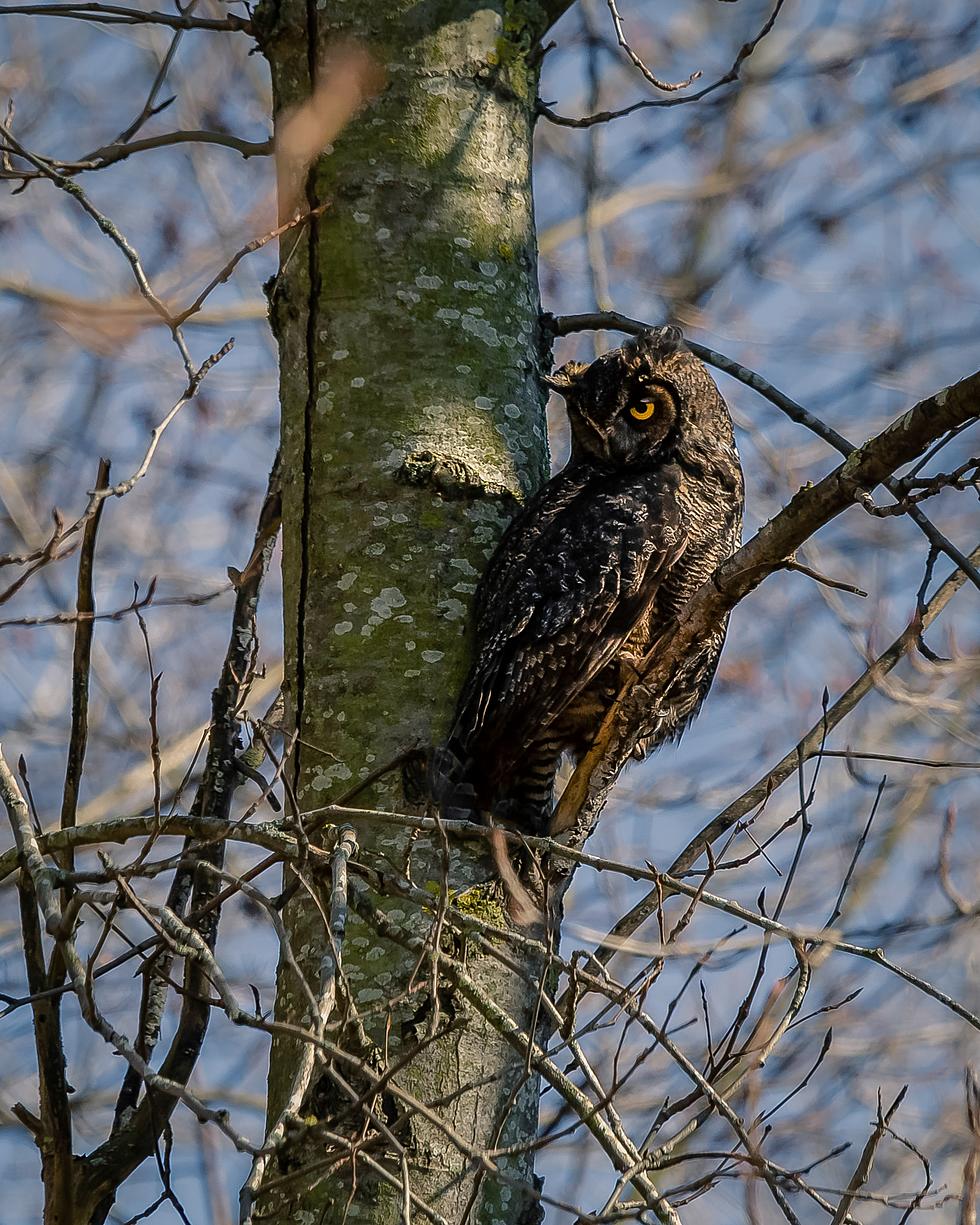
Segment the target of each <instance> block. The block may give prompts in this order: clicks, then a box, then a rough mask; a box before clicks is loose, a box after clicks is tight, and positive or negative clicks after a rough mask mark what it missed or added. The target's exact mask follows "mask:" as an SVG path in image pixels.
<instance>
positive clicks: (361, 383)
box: [350, 378, 364, 387]
mask: <svg viewBox="0 0 980 1225" xmlns="http://www.w3.org/2000/svg"><path fill="white" fill-rule="evenodd" d="M350 385H351V387H363V386H364V380H363V379H362V378H356V379H351V381H350Z"/></svg>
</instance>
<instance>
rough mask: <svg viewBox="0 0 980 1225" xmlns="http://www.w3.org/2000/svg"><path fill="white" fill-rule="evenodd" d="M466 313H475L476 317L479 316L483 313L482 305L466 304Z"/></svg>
mask: <svg viewBox="0 0 980 1225" xmlns="http://www.w3.org/2000/svg"><path fill="white" fill-rule="evenodd" d="M466 313H467V314H468V315H476V316H477V318H480V317H481V316H482V315H483V307H482V306H468V307H467V308H466Z"/></svg>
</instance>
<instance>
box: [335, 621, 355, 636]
mask: <svg viewBox="0 0 980 1225" xmlns="http://www.w3.org/2000/svg"><path fill="white" fill-rule="evenodd" d="M353 628H354V623H353V622H352V621H338V622H337V624H336V625H335V626H334V627H333V632H334V633H335V634H336V635H337V637H338V638H342V637H343V636H344V634H349V633H350V632H351V630H352V629H353Z"/></svg>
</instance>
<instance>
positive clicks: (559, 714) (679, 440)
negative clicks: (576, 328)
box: [432, 327, 744, 833]
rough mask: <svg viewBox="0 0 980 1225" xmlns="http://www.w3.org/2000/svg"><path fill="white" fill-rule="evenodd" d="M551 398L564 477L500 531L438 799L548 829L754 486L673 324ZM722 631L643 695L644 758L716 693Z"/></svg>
mask: <svg viewBox="0 0 980 1225" xmlns="http://www.w3.org/2000/svg"><path fill="white" fill-rule="evenodd" d="M549 382H550V384H551V385H552V386H553V387H555V388H556V389H557V390H559V391H560V392H561V393H562V395H563V396H564V397H565V401H566V405H567V409H568V415H569V422H570V425H571V431H572V439H573V445H572V455H571V458H570V460H569V463H568V465H567V466H566V468H565V469H564V470H563V471H562V472H560V473H559V474H558V475H557V476H555V477H554V478H553V479H552V480H551V481H549V482H548V483H547V484H546V485H545V486H544V487H543V488H542V489H541V490H540V491H539V492H538V493H537V494H536V495H535V496H534V497H533V498H532V499H531V500H530V501H529V502H528V504H527V505H526V506H525V508H524V509H523V511H522V512H521V513H520V514H519V515H518V517H517V518H516V519H515V520H514V522H513V523H512V524H511V526H510V528H509V529H508V530H507V532H506V533H505V534H504V537H503V539H502V540H501V542H500V544H499V546H498V548H497V551H496V553H495V554H494V556H493V557H492V558H491V560H490V563H489V565H488V567H487V570H486V572H485V574H484V576H483V579H482V581H481V583H480V586H479V589H478V591H477V595H476V601H475V620H476V643H475V649H474V659H473V664H472V667H471V669H470V673H469V675H468V676H467V678H466V681H465V683H464V685H463V688H462V690H461V692H460V695H459V700H458V704H457V708H456V714H455V718H454V720H453V724H452V727H451V730H450V733H449V736H448V738H447V740H446V742H445V744H444V745H442V746H440V747H439V748H438V749H437V750H436V751H435V753H434V755H433V761H432V791H433V796H434V799H435V800H436V802H437V803H438V804H439V805H440V806H441V808H442V810H443V812H444V813H446V814H447V815H450V816H457V817H458V816H462V815H465V816H468V817H472V818H479V817H480V816H481V814H488V813H489V814H492V816H493V818H494V819H496V820H499V821H505V822H507V823H509V824H511V825H513V826H515V827H516V828H518V829H520V830H523V831H525V832H528V833H544V832H547V829H548V825H549V820H550V814H551V808H552V803H553V791H554V780H555V773H556V770H557V768H558V765H559V762H560V759H561V757H562V755H563V754H566V753H567V754H569V755H570V756H571V757H572V758H573V759H577V758H579V757H580V756H581V755H582V754H584V753H585V752H586V751H587V750H588V748H589V746H590V744H591V743H592V740H593V738H594V736H595V733H596V731H597V730H598V727H599V725H600V723H601V722H602V719H603V716H604V715H605V713H606V711H607V710H608V708H609V705H610V703H611V702H612V701H613V699H614V697H615V695H616V693H617V692H618V691H619V689H620V688H621V686H622V683H623V681H624V680H625V679H626V678H627V677H629V676H630V675H631V672H632V671H634V670H635V665H636V664H637V662H638V660H639V659H640V658H641V657H642V656H643V655H644V654H645V652H646V651H647V649H648V648H649V646H650V645H651V644H652V643H654V642H655V641H656V640H657V639H658V638H659V637H660V636H661V634H662V632H663V630H664V629H665V627H667V626H668V625H669V624H670V622H671V621H672V620H673V619H674V618H675V617H676V616H677V614H678V613H679V612H680V610H681V609H682V608H683V607H684V605H685V603H686V602H687V601H688V600H689V599H690V597H691V596H692V595H693V594H694V592H695V591H696V590H697V589H698V587H700V586H701V584H702V583H703V582H704V581H705V580H706V579H707V578H709V577H710V575H711V573H712V572H713V570H714V569H715V568H716V566H717V565H718V564H719V563H720V562H721V561H723V560H724V559H725V558H726V557H729V556H730V555H731V554H732V552H733V551H734V550H735V549H736V548H737V547H738V543H739V539H740V534H741V521H742V507H743V499H744V491H743V481H742V472H741V467H740V464H739V460H738V453H737V450H736V447H735V437H734V430H733V427H732V422H731V417H730V415H729V413H728V409H727V406H726V405H725V402H724V400H723V399H722V396H721V394H720V392H719V391H718V388H717V387H716V386H715V384H714V382H713V380H712V378H711V376H710V375H709V374H708V372H707V370H706V369H705V367H704V366H703V365H702V363H701V362H700V361H698V360H697V359H696V358H695V357H693V355H692V354H691V353H690V352H689V351H688V350H687V349H686V348H685V346H684V344H683V338H682V336H681V334H680V332H679V330H678V329H677V328H674V327H666V328H656V329H651V330H650V331H649V332H647V333H645V334H644V335H642V336H640V337H637V338H635V339H634V340H632V341H630V342H628V343H627V344H625V345H624V346H622V348H619V349H615V350H612V351H611V352H609V353H605V354H603V355H602V356H601V357H599V358H597V359H596V361H594V362H593V363H591V365H588V366H585V365H580V364H578V363H571V364H569V365H568V366H565V367H563V368H562V369H561V370H559V371H557V372H556V373H555V374H554V375H553V376H552V377H551V379H550V380H549ZM724 636H725V633H724V628H722V629H721V630H719V631H718V632H717V633H715V634H712V635H710V636H709V637H708V638H706V639H705V640H704V641H703V642H700V643H699V644H697V646H696V647H695V649H694V650H693V651H692V652H691V654H690V656H689V657H688V659H686V660H685V661H684V663H683V666H682V667H681V668H680V670H679V671H678V673H677V674H676V675H675V677H674V680H673V681H672V683H671V686H670V689H669V691H665V692H662V693H655V692H650V691H649V690H646V689H644V687H643V685H642V683H640V684H638V685H637V686H635V687H634V692H633V697H632V699H631V702H630V704H629V706H628V709H627V711H626V713H625V716H624V717H625V718H626V719H627V720H628V721H629V728H628V732H629V736H630V739H631V740H632V741H633V742H634V743H635V745H636V749H635V755H636V756H637V757H642V756H645V755H646V754H648V753H650V752H651V751H653V750H654V749H655V748H656V747H657V746H658V745H660V744H662V743H664V742H665V741H667V740H670V739H676V738H678V737H679V736H680V735H681V734H682V733H683V731H684V729H685V728H686V727H687V726H688V725H689V723H690V721H691V720H692V719H693V718H694V716H695V715H696V714H697V712H698V710H699V709H700V707H701V704H702V702H703V701H704V698H705V696H706V695H707V692H708V689H709V687H710V685H711V682H712V679H713V677H714V674H715V670H716V668H717V664H718V657H719V655H720V653H721V649H722V645H723V643H724Z"/></svg>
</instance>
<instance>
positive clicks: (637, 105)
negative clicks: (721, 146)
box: [538, 0, 785, 128]
mask: <svg viewBox="0 0 980 1225" xmlns="http://www.w3.org/2000/svg"><path fill="white" fill-rule="evenodd" d="M606 2H607V4H608V5H609V8H610V11H611V12H612V14H613V21H614V24H615V26H616V37H617V38H618V39H619V45H620V46H621V47H622V48H623V50H624V51H625V52H626V54H627V55H628V56H629V58H630V59H631V60H632V61H633V63H634V64H635V65H636V66H637V68H639V70H640V71H641V72H642V73H643V75H644V76H645V77H646V79H647V80H648V81H649V82H650V83H651V85H655V86H656V87H657V88H658V89H663V90H669V91H674V90H678V89H683V88H684V87H685V86H687V85H691V84H693V82H694V81H696V80H697V79H698V77H700V76H701V73H700V72H696V73H694V74H693V75H692V76H691V77H689V78H688V79H687V80H686V81H681V82H679V83H678V84H676V85H670V84H668V83H666V82H663V81H658V80H657V78H656V77H654V76H652V75H651V74H650V72H649V71H648V70H647V69H646V67H645V66H644V64H643V62H642V60H640V59H639V57H638V56H636V55H635V54H634V53H633V51H632V50H631V49H630V47H629V44H628V43H627V42H626V40H625V37H624V35H623V31H622V23H621V22H620V20H619V14H618V13H617V12H616V8H615V0H606ZM784 3H785V0H776V4H775V6H774V8H773V10H772V12H771V13H770V14H769V16H768V18H767V19H766V23H765V25H764V26H763V27H762V29H761V30H760V31H759V33H758V34H757V35H756V36H755V38H753V39H752V40H751V41H749V42H747V43H743V44H742V46H741V47H740V48H739V52H738V55H737V56H736V57H735V62H734V63H733V64H732V66H731V68H729V70H728V71H727V72H726V73H725V75H724V76H721V77H719V78H718V79H717V81H712V82H711V84H710V85H706V86H705V87H704V88H703V89H699V90H698V91H697V93H693V94H687V95H686V96H685V97H683V98H643V99H641V100H640V101H639V102H634V103H633V104H632V106H626V107H623V108H622V110H618V111H598V112H596V113H595V114H594V115H586V116H584V117H583V118H581V119H570V118H568V116H566V115H558V114H556V113H555V111H553V110H551V109H550V108H549V107H547V106H545V105H544V104H543V103H539V104H538V114H539V115H543V116H544V118H545V119H550V120H551V122H552V123H555V124H558V125H559V126H560V127H565V128H591V127H593V126H594V125H595V124H597V123H609V122H610V120H612V119H621V118H623V116H625V115H631V114H632V113H633V111H638V110H645V109H646V108H647V107H651V106H681V105H683V104H684V103H685V102H700V100H701V99H702V98H706V97H707V96H708V94H713V93H714V92H715V90H717V89H721V87H722V86H723V85H730V84H731V83H732V82H733V81H737V80H738V77H739V73H740V72H741V70H742V65H743V64H744V63H745V61H746V60H747V59H748V58H749V56H750V55H751V54H752V52H753V51H754V50H755V49H756V47H757V46H758V45H759V43H760V42H762V40H763V39H764V38H765V36H766V35H767V34H768V33H769V31H770V30H771V29H772V27H773V26H774V25H775V24H776V18H777V17H778V16H779V10H780V9H781V8H782V7H783V4H784ZM556 7H557V6H556ZM564 7H568V6H567V5H566V6H564ZM562 11H564V9H562Z"/></svg>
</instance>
